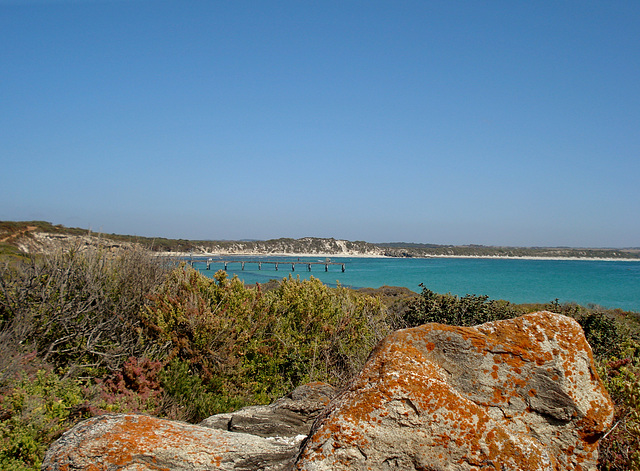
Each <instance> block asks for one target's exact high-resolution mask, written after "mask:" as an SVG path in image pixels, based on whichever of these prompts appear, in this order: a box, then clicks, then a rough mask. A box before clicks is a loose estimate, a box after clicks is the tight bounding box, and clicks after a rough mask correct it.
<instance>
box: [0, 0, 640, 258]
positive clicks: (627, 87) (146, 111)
mask: <svg viewBox="0 0 640 471" xmlns="http://www.w3.org/2000/svg"><path fill="white" fill-rule="evenodd" d="M0 163H1V171H0V219H2V220H33V219H38V220H47V221H50V222H53V223H55V224H64V225H66V226H73V227H86V228H89V227H90V228H91V229H93V230H94V231H102V232H105V233H112V232H115V233H123V234H135V235H141V236H162V237H174V238H185V239H245V238H254V239H268V238H277V237H295V238H298V237H304V236H315V237H336V238H344V239H350V240H367V241H370V242H382V241H408V242H427V243H428V242H430V243H442V244H447V243H452V244H469V243H471V244H486V245H520V246H531V245H546V246H557V245H568V246H590V247H628V246H640V2H638V1H632V0H630V1H609V0H607V1H605V0H603V1H590V0H575V1H571V0H568V1H536V2H525V1H517V2H514V1H511V0H509V1H491V2H486V1H449V0H447V1H427V0H416V1H403V0H400V1H396V0H393V1H391V0H389V1H350V0H346V1H345V0H340V1H318V2H311V1H309V2H307V1H298V0H296V1H293V0H292V1H277V0H274V1H257V0H255V1H242V0H240V1H236V0H234V1H203V0H190V1H187V2H185V1H178V0H176V1H159V0H75V1H73V0H20V1H18V0H0Z"/></svg>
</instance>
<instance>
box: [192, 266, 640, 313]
mask: <svg viewBox="0 0 640 471" xmlns="http://www.w3.org/2000/svg"><path fill="white" fill-rule="evenodd" d="M194 260H197V259H195V258H194ZM200 260H206V259H200ZM212 260H214V262H212V263H211V266H210V270H206V265H205V263H203V262H200V263H196V264H195V268H196V269H198V270H199V271H201V272H202V273H203V274H205V275H207V276H213V274H214V273H215V272H216V271H217V270H220V269H223V268H224V264H223V263H221V262H220V260H244V261H248V260H262V261H280V262H282V263H280V264H279V267H278V268H279V270H278V271H276V270H275V267H274V265H267V264H263V265H262V269H261V270H259V269H258V265H257V264H256V263H245V268H244V270H242V268H241V264H239V263H230V264H229V265H228V273H229V274H230V275H233V274H237V275H238V277H239V278H240V279H242V280H244V282H245V283H248V284H253V283H265V282H267V281H268V280H270V279H273V278H276V279H281V278H283V277H287V276H289V275H290V274H291V276H294V277H296V276H299V277H300V278H309V276H313V277H315V278H318V279H320V280H321V281H322V282H324V283H326V284H328V285H330V286H336V284H338V283H339V284H341V285H342V286H349V287H354V288H360V287H371V288H378V287H380V286H383V285H388V286H404V287H407V288H409V289H411V290H413V291H416V292H420V290H421V288H420V286H419V284H420V283H423V284H424V285H425V286H426V287H427V288H429V289H431V290H432V291H435V292H437V293H447V292H450V293H453V294H457V295H460V296H464V295H465V294H477V295H488V296H489V297H490V298H491V299H506V300H508V301H511V302H514V303H546V302H550V301H553V300H555V299H556V298H557V299H558V300H559V301H560V302H561V303H562V302H576V303H579V304H582V305H585V306H586V305H599V306H603V307H608V308H621V309H624V310H631V311H638V312H640V262H639V261H632V262H627V261H594V260H528V259H527V260H512V259H460V258H349V257H336V258H331V261H332V262H339V263H344V264H345V272H344V273H343V272H342V271H341V266H340V265H330V266H329V267H328V271H327V272H325V267H324V265H312V267H311V271H308V268H307V265H303V264H300V265H296V266H295V271H292V270H291V262H297V261H298V260H299V261H300V262H318V261H324V260H325V259H324V258H320V257H300V258H298V257H268V256H262V257H257V256H252V257H242V256H225V257H212ZM216 260H217V262H215V261H216Z"/></svg>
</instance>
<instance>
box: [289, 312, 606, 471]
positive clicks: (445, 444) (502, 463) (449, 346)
mask: <svg viewBox="0 0 640 471" xmlns="http://www.w3.org/2000/svg"><path fill="white" fill-rule="evenodd" d="M612 417H613V406H612V403H611V400H610V399H609V397H608V395H607V393H606V391H605V390H604V389H603V387H602V384H601V383H600V380H599V378H598V375H597V373H596V371H595V368H594V363H593V358H592V354H591V349H590V347H589V346H588V344H587V342H586V340H585V337H584V334H583V332H582V329H581V328H580V326H579V325H578V324H577V323H576V322H575V321H574V320H573V319H570V318H568V317H565V316H561V315H557V314H552V313H549V312H540V313H535V314H530V315H526V316H523V317H520V318H517V319H512V320H506V321H499V322H493V323H488V324H483V325H480V326H477V327H472V328H463V327H451V326H444V325H440V324H427V325H424V326H421V327H416V328H413V329H406V330H401V331H397V332H395V333H393V334H391V335H390V336H389V337H387V338H386V339H385V340H384V341H382V342H381V343H380V344H379V345H378V346H377V347H376V349H375V350H374V352H373V353H372V355H371V356H370V358H369V360H368V361H367V363H366V365H365V367H364V369H363V371H362V372H361V373H360V374H359V375H358V376H357V377H356V378H355V380H354V381H353V382H352V384H351V385H350V387H349V388H348V389H347V390H346V391H344V392H343V393H342V394H341V395H339V396H338V397H337V398H335V399H334V401H333V402H332V403H331V404H330V405H329V407H328V408H327V409H326V410H325V411H324V412H323V414H321V416H320V417H319V418H318V419H317V421H316V423H315V424H314V427H313V429H312V434H311V435H310V437H309V439H308V441H307V442H306V444H305V445H304V447H303V450H302V452H301V454H300V456H299V458H298V461H297V464H296V467H297V469H300V470H314V471H319V470H354V469H355V470H364V469H372V470H385V469H407V470H414V469H415V470H428V471H440V470H443V471H444V470H456V471H462V470H479V469H485V470H501V471H507V470H513V471H522V470H588V469H595V463H596V459H597V441H598V438H599V437H601V436H602V434H603V432H604V430H605V429H606V428H607V427H608V426H610V424H611V421H612Z"/></svg>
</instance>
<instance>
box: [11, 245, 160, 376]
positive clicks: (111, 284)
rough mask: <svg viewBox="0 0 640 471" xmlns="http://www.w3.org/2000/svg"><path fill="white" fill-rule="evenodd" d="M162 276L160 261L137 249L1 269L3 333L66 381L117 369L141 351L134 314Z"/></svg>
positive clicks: (66, 255) (60, 256)
mask: <svg viewBox="0 0 640 471" xmlns="http://www.w3.org/2000/svg"><path fill="white" fill-rule="evenodd" d="M164 273H165V270H164V267H163V266H162V264H161V263H160V262H159V260H158V259H154V258H152V257H150V256H148V255H147V254H146V253H145V252H143V251H141V250H124V251H121V252H120V253H117V254H112V253H110V252H107V251H103V250H95V249H87V250H84V251H82V250H80V248H79V247H76V248H75V249H73V250H70V251H67V252H56V253H54V254H52V255H50V256H44V257H41V258H38V259H36V258H31V259H30V260H29V261H28V262H26V263H22V264H19V265H18V266H11V267H9V266H5V267H3V268H1V269H0V331H2V332H9V333H10V335H9V337H11V339H12V341H13V342H14V343H17V344H21V345H27V346H28V347H29V348H30V349H32V350H35V351H36V352H37V355H38V357H39V358H41V359H42V360H43V361H45V362H48V363H52V364H54V365H55V366H56V367H58V368H61V369H63V370H64V371H65V372H66V373H67V374H69V375H73V374H76V373H80V372H82V371H84V372H85V373H86V372H91V370H92V369H96V368H98V369H100V368H104V369H108V370H112V371H114V370H117V369H118V368H119V367H120V366H121V365H122V363H123V362H124V361H126V359H127V358H128V357H130V356H132V355H133V356H141V354H142V353H144V350H145V345H143V343H142V342H141V340H142V339H141V338H140V331H139V327H140V319H139V312H140V309H141V307H142V306H143V305H144V303H145V301H146V296H147V294H148V293H149V292H150V291H151V290H152V289H153V288H154V287H155V286H156V285H158V284H159V283H160V282H161V280H162V278H163V276H164ZM152 347H153V346H152V345H146V349H147V350H152ZM147 353H149V352H147ZM75 370H77V371H75Z"/></svg>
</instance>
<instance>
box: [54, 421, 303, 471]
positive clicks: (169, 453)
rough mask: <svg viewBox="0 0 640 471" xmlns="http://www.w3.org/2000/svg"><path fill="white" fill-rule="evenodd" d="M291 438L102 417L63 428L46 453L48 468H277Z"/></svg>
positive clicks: (289, 452)
mask: <svg viewBox="0 0 640 471" xmlns="http://www.w3.org/2000/svg"><path fill="white" fill-rule="evenodd" d="M298 448H299V442H297V441H295V440H289V441H287V440H282V439H281V440H269V439H267V438H262V437H257V436H254V435H249V434H245V433H232V432H227V431H224V430H217V429H212V428H207V427H200V426H197V425H191V424H187V423H184V422H177V421H169V420H163V419H157V418H154V417H148V416H144V415H133V414H122V415H102V416H99V417H94V418H92V419H89V420H86V421H84V422H82V423H80V424H78V425H76V426H75V427H74V428H72V429H71V430H69V431H68V432H66V433H65V434H64V435H63V436H62V437H61V438H60V439H58V441H56V442H55V443H54V444H53V445H52V446H51V447H50V448H49V450H48V451H47V454H46V456H45V459H44V462H43V464H42V469H43V470H48V471H71V470H92V471H98V470H100V471H116V470H118V471H151V470H153V471H158V470H172V471H174V470H175V471H182V470H184V471H187V470H189V471H193V470H204V469H220V470H236V471H253V470H264V471H283V470H288V469H291V466H292V460H293V458H294V457H295V454H296V452H297V451H298Z"/></svg>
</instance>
